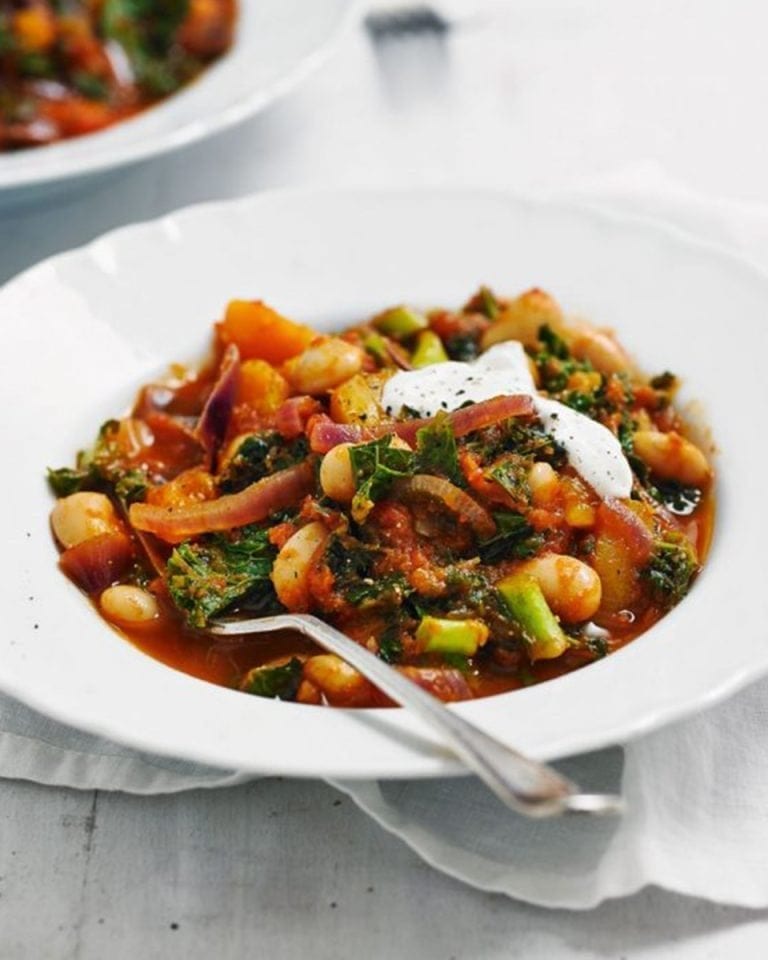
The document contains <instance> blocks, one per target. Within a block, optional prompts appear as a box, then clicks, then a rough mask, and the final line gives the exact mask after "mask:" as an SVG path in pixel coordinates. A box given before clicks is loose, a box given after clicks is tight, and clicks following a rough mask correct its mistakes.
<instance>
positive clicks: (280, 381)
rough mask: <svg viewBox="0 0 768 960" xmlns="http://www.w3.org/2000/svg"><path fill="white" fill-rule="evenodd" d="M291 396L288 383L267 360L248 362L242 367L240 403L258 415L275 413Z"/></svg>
mask: <svg viewBox="0 0 768 960" xmlns="http://www.w3.org/2000/svg"><path fill="white" fill-rule="evenodd" d="M290 394H291V388H290V387H289V385H288V381H287V380H286V379H285V377H284V376H282V374H280V373H279V372H278V371H277V370H275V368H274V367H273V366H272V364H271V363H267V361H266V360H246V361H245V363H243V364H241V365H240V385H239V387H238V391H237V400H238V402H239V403H246V404H248V406H249V407H252V408H253V409H254V410H256V411H257V412H258V413H266V414H269V413H275V411H276V410H277V409H278V408H279V407H280V405H281V404H282V403H283V402H284V401H285V400H287V399H288V397H289V396H290Z"/></svg>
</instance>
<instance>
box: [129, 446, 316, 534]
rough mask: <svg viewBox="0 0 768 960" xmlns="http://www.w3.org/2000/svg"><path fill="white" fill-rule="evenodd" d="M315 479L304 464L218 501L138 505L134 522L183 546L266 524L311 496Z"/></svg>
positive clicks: (134, 507)
mask: <svg viewBox="0 0 768 960" xmlns="http://www.w3.org/2000/svg"><path fill="white" fill-rule="evenodd" d="M314 479H315V472H314V468H313V466H312V464H311V463H308V462H307V461H304V462H303V463H299V464H296V466H293V467H289V468H288V469H287V470H281V471H280V472H279V473H276V474H274V475H273V476H271V477H264V479H263V480H259V481H258V482H257V483H252V484H251V485H250V486H249V487H246V488H245V490H241V491H240V492H239V493H232V494H227V495H225V496H223V497H219V499H218V500H206V501H203V502H202V503H193V504H190V505H188V506H185V507H178V508H173V507H158V506H153V505H152V504H148V503H134V504H132V505H131V508H130V511H129V516H130V521H131V524H132V525H133V526H134V527H136V528H137V529H138V530H145V531H146V532H147V533H154V534H155V536H157V537H160V539H161V540H165V541H166V543H181V541H182V540H186V539H187V538H188V537H195V536H198V535H199V534H201V533H212V532H214V531H221V530H231V529H233V528H234V527H244V526H245V525H246V524H248V523H257V522H259V521H261V520H265V519H266V518H267V517H268V516H269V515H270V514H271V513H274V512H275V511H276V510H282V509H283V508H284V507H290V506H292V505H293V504H295V503H296V502H297V501H298V500H300V499H301V498H302V497H303V496H306V494H308V493H310V492H311V491H312V489H313V487H314Z"/></svg>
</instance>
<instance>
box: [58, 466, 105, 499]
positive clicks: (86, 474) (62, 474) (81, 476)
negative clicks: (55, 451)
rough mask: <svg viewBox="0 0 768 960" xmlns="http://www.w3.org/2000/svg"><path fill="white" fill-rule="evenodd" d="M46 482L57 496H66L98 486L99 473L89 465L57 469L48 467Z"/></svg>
mask: <svg viewBox="0 0 768 960" xmlns="http://www.w3.org/2000/svg"><path fill="white" fill-rule="evenodd" d="M48 483H49V484H50V486H51V489H52V490H53V492H54V493H55V494H56V496H57V497H68V496H69V495H70V494H72V493H78V492H79V491H80V490H93V488H94V487H95V486H98V483H99V475H98V473H97V472H95V471H94V470H93V469H91V467H87V468H84V469H80V468H74V469H73V468H71V467H60V468H59V469H58V470H54V469H52V468H51V467H48Z"/></svg>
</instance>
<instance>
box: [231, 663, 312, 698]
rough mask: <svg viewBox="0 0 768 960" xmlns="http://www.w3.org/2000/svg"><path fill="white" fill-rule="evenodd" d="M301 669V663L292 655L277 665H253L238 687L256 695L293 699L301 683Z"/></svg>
mask: <svg viewBox="0 0 768 960" xmlns="http://www.w3.org/2000/svg"><path fill="white" fill-rule="evenodd" d="M301 670H302V663H301V660H299V659H298V657H292V658H291V659H290V660H288V661H287V663H283V664H280V666H277V667H269V666H267V667H254V669H253V670H250V671H249V672H248V673H247V674H246V676H245V679H244V680H243V682H242V684H241V685H240V689H241V690H243V691H244V692H245V693H252V694H253V695H254V696H256V697H269V698H270V699H275V698H277V699H278V700H295V699H296V693H297V692H298V689H299V684H300V683H301Z"/></svg>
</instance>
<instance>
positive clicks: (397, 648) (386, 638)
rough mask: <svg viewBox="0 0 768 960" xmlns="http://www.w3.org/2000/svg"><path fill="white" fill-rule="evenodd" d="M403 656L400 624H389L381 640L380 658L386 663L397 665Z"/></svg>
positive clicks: (395, 622) (394, 622)
mask: <svg viewBox="0 0 768 960" xmlns="http://www.w3.org/2000/svg"><path fill="white" fill-rule="evenodd" d="M402 655H403V644H402V641H401V639H400V624H399V623H398V622H397V621H393V622H392V623H390V624H388V625H387V626H386V627H385V628H384V631H383V632H382V634H381V637H380V638H379V657H380V658H381V659H382V660H384V661H385V662H386V663H397V662H398V660H400V658H401V657H402Z"/></svg>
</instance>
